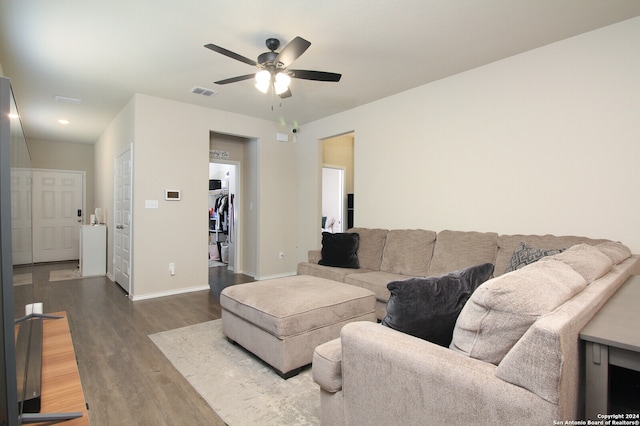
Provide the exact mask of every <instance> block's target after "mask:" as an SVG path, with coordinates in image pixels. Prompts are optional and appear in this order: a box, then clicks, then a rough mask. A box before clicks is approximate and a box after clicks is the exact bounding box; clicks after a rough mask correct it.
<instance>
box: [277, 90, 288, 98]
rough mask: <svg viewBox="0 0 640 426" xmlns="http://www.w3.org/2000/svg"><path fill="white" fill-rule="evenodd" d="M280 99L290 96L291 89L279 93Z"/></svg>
mask: <svg viewBox="0 0 640 426" xmlns="http://www.w3.org/2000/svg"><path fill="white" fill-rule="evenodd" d="M278 96H280V99H286V98H290V97H291V89H287V90H286V91H285V92H282V93H280V94H279V95H278Z"/></svg>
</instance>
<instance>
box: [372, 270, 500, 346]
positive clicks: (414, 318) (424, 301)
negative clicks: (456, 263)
mask: <svg viewBox="0 0 640 426" xmlns="http://www.w3.org/2000/svg"><path fill="white" fill-rule="evenodd" d="M492 274H493V264H491V263H485V264H482V265H477V266H472V267H470V268H465V269H459V270H457V271H454V272H451V273H449V274H447V275H442V276H439V277H427V278H409V279H408V280H404V281H392V282H390V283H389V284H387V288H388V289H389V291H390V292H391V296H390V297H389V301H388V302H387V314H386V315H385V317H384V318H383V319H382V325H385V326H387V327H390V328H393V329H395V330H398V331H401V332H403V333H407V334H410V335H412V336H415V337H419V338H421V339H424V340H428V341H430V342H433V343H436V344H438V345H441V346H445V347H448V346H449V344H450V343H451V339H452V337H453V329H454V327H455V325H456V320H457V319H458V315H459V314H460V311H461V310H462V307H463V306H464V305H465V303H467V300H469V297H470V296H471V293H473V292H474V290H475V289H476V288H478V287H479V286H480V285H481V284H482V283H484V282H485V281H487V280H488V279H489V278H491V275H492Z"/></svg>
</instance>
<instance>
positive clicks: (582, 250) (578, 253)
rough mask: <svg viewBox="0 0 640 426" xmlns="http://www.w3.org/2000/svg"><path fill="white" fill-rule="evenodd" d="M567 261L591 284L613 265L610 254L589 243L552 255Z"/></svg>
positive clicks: (563, 261)
mask: <svg viewBox="0 0 640 426" xmlns="http://www.w3.org/2000/svg"><path fill="white" fill-rule="evenodd" d="M552 259H554V260H559V261H560V262H562V263H565V264H567V265H569V266H571V268H573V270H574V271H576V272H577V273H579V274H580V275H582V277H583V278H584V279H585V281H586V282H587V284H591V283H592V282H593V281H595V280H597V279H598V278H600V277H601V276H603V275H604V274H606V273H607V272H609V271H610V270H611V268H612V267H613V263H612V262H611V259H609V257H608V256H606V255H605V254H604V253H602V252H601V251H600V250H598V249H597V248H595V247H594V246H590V245H589V244H576V245H575V246H573V247H570V248H569V249H567V250H566V251H564V252H562V253H560V254H557V255H555V256H553V257H552Z"/></svg>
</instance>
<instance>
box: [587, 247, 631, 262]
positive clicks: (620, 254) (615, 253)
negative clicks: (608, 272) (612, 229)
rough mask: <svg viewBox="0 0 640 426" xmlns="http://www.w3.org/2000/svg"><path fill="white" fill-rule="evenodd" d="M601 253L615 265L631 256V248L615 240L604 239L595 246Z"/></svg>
mask: <svg viewBox="0 0 640 426" xmlns="http://www.w3.org/2000/svg"><path fill="white" fill-rule="evenodd" d="M595 247H596V248H597V249H598V250H600V251H601V252H602V253H604V254H605V255H607V257H609V259H611V262H612V263H613V264H614V265H617V264H619V263H621V262H623V261H624V260H626V259H628V258H629V257H630V256H631V250H629V248H628V247H627V246H625V245H624V244H622V243H619V242H615V241H605V242H603V243H600V244H597V245H596V246H595Z"/></svg>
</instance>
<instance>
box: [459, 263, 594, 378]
mask: <svg viewBox="0 0 640 426" xmlns="http://www.w3.org/2000/svg"><path fill="white" fill-rule="evenodd" d="M586 286H587V283H586V281H585V279H584V278H583V277H582V276H581V275H580V274H578V273H577V272H576V271H574V270H573V269H572V268H571V267H570V266H568V265H566V264H565V263H562V262H560V261H557V260H553V259H549V260H545V261H540V262H536V263H533V264H531V265H528V266H525V267H524V268H522V269H518V270H517V271H514V272H511V273H509V274H504V275H501V276H499V277H497V278H494V279H492V280H490V281H487V282H486V283H484V284H482V285H481V286H480V287H478V289H476V291H475V292H474V293H473V294H472V295H471V298H470V299H469V301H468V302H467V303H466V304H465V306H464V308H462V311H461V312H460V315H459V316H458V321H457V322H456V326H455V328H454V331H453V339H452V341H451V345H450V348H451V349H453V350H454V351H457V352H460V353H462V354H465V355H467V356H469V357H471V358H477V359H480V360H482V361H485V362H490V363H493V364H496V365H497V364H499V363H500V361H501V360H502V358H503V357H504V356H505V355H506V354H507V352H509V350H510V349H511V348H512V347H513V345H514V344H515V343H516V342H517V341H518V340H519V339H520V338H521V337H522V335H523V334H524V333H525V332H526V331H527V329H528V328H529V327H530V326H531V324H533V323H534V321H535V320H536V319H537V318H538V317H539V316H540V315H544V314H545V313H547V312H551V311H552V310H554V309H555V308H557V307H558V306H560V305H561V304H563V303H564V302H565V301H567V300H569V299H570V298H571V297H573V296H574V295H576V294H577V293H579V292H580V291H582V290H583V289H584V288H585V287H586Z"/></svg>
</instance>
